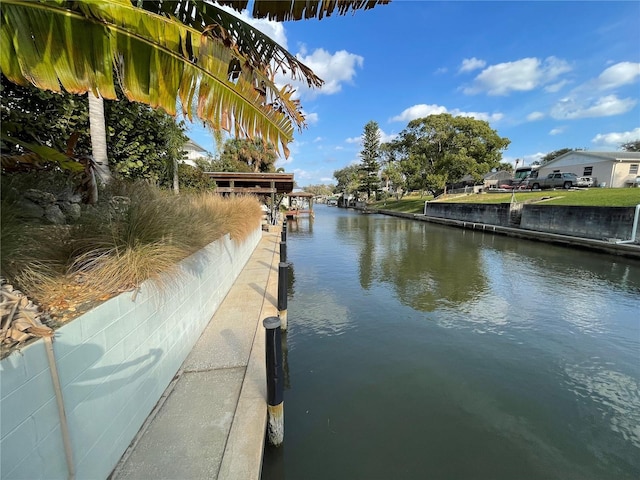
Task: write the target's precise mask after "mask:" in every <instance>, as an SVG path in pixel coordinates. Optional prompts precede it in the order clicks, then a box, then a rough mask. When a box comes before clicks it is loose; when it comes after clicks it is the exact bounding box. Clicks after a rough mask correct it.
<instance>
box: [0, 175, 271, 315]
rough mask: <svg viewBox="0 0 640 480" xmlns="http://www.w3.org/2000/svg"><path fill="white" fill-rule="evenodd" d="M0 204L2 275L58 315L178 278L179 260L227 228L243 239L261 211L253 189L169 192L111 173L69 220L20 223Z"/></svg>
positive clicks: (166, 285) (165, 285) (69, 313)
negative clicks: (248, 192) (231, 193)
mask: <svg viewBox="0 0 640 480" xmlns="http://www.w3.org/2000/svg"><path fill="white" fill-rule="evenodd" d="M4 213H5V212H4V211H3V222H4V221H5V220H6V221H7V222H8V223H9V224H8V225H7V224H5V223H3V243H4V241H5V234H4V233H5V228H7V232H13V233H11V235H9V237H11V238H7V245H8V246H10V247H11V251H7V252H6V253H7V254H9V255H11V260H7V259H6V257H5V248H4V246H3V251H2V254H3V263H2V269H3V276H6V277H8V278H7V280H8V281H10V282H13V283H15V284H16V285H18V286H19V287H20V288H21V289H22V290H23V291H24V292H25V293H26V294H27V295H29V296H30V297H31V298H34V300H36V301H37V302H38V303H39V304H40V305H42V307H43V308H44V309H45V310H47V311H48V312H49V313H51V315H52V316H53V317H54V319H57V320H58V321H64V320H67V319H69V318H73V317H75V316H77V315H78V314H79V313H82V312H83V311H84V310H87V309H89V308H91V307H93V306H94V305H96V303H99V302H101V301H104V300H106V299H108V298H110V297H111V296H113V295H116V294H118V293H119V292H123V291H127V290H132V289H135V288H137V287H138V286H139V285H140V284H141V283H142V282H143V281H145V280H152V281H154V284H156V286H158V287H159V288H166V287H168V286H170V285H171V284H172V282H177V281H179V280H180V276H179V273H178V272H179V270H178V268H177V265H178V263H179V262H180V261H181V260H183V259H184V258H186V257H187V256H189V255H190V254H192V253H194V252H196V251H197V250H199V249H201V248H202V247H204V246H205V245H207V244H209V243H211V242H212V241H215V240H217V239H218V238H220V237H221V236H223V235H225V234H227V233H229V234H230V236H231V238H232V239H233V240H235V241H242V240H243V239H244V238H246V236H247V235H248V234H249V233H251V232H252V231H255V229H256V228H258V226H259V224H260V218H261V215H262V212H261V209H260V203H259V201H258V200H257V198H255V197H249V196H247V197H235V198H222V197H220V196H218V195H215V194H212V193H200V194H190V195H180V196H176V195H173V194H172V193H170V192H166V191H162V190H160V189H157V188H155V187H152V186H150V185H148V184H147V183H144V182H124V181H114V182H113V183H112V184H110V185H109V188H108V189H106V190H105V191H104V192H102V194H101V200H100V203H99V204H98V205H96V206H86V207H85V208H84V210H83V214H82V215H81V218H80V219H79V220H78V221H77V222H76V223H75V224H73V225H62V226H56V225H25V224H24V220H21V219H19V217H18V216H16V215H15V213H14V212H13V211H10V210H8V211H7V212H6V213H7V214H6V215H5V214H4Z"/></svg>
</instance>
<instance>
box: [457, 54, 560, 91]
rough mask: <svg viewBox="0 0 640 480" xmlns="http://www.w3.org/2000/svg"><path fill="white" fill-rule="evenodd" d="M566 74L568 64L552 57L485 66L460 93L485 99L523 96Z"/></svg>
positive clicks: (524, 59)
mask: <svg viewBox="0 0 640 480" xmlns="http://www.w3.org/2000/svg"><path fill="white" fill-rule="evenodd" d="M569 71H571V67H570V66H569V64H568V63H567V62H566V61H564V60H561V59H559V58H556V57H548V58H546V59H545V60H540V59H538V58H533V57H530V58H523V59H520V60H516V61H514V62H505V63H499V64H496V65H491V66H489V67H488V68H486V69H484V70H483V71H482V72H481V73H480V74H479V75H478V76H477V77H476V78H475V79H474V81H473V85H472V86H470V87H466V88H464V89H463V91H464V93H466V94H469V95H474V94H477V93H481V92H486V93H487V94H489V95H508V94H509V93H511V92H512V91H519V92H525V91H529V90H533V89H535V88H537V87H540V86H544V85H547V84H551V83H553V82H556V80H557V79H558V77H559V76H560V75H562V74H563V73H566V72H569ZM556 83H557V82H556Z"/></svg>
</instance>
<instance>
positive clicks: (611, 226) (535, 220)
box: [520, 205, 635, 240]
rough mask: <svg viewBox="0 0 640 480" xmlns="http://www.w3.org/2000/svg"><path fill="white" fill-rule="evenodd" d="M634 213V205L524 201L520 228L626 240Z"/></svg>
mask: <svg viewBox="0 0 640 480" xmlns="http://www.w3.org/2000/svg"><path fill="white" fill-rule="evenodd" d="M634 213H635V208H634V207H580V206H563V205H525V206H524V207H523V209H522V218H521V221H520V228H524V229H527V230H535V231H537V232H546V233H557V234H561V235H571V236H574V237H582V238H593V239H596V240H605V239H609V238H617V239H620V240H628V239H630V238H631V228H632V226H633V217H634Z"/></svg>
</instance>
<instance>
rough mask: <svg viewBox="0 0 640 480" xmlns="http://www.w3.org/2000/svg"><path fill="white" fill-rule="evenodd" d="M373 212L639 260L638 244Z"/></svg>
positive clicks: (453, 220)
mask: <svg viewBox="0 0 640 480" xmlns="http://www.w3.org/2000/svg"><path fill="white" fill-rule="evenodd" d="M546 208H548V207H546ZM632 210H633V209H632ZM375 211H376V212H377V213H381V214H383V215H390V216H394V217H401V218H408V219H410V220H417V221H421V222H432V223H439V224H442V225H449V226H452V227H458V228H467V229H472V230H481V231H483V232H487V233H493V234H499V235H506V236H509V237H515V238H525V239H528V240H534V241H541V242H549V243H554V244H556V245H563V246H568V247H575V248H583V249H587V250H593V251H598V252H603V253H608V254H613V255H620V256H623V257H628V258H636V259H640V245H638V244H620V243H615V242H610V241H605V240H596V239H592V238H581V237H579V236H570V235H562V234H557V233H549V232H540V231H534V230H527V229H523V228H517V227H506V226H501V225H491V224H488V223H483V222H473V221H465V220H455V219H450V218H439V217H431V216H428V215H422V214H416V213H402V212H395V211H393V210H375ZM523 215H524V214H523ZM628 229H629V232H630V231H631V224H630V225H629V227H628ZM629 235H630V233H629Z"/></svg>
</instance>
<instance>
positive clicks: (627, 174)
mask: <svg viewBox="0 0 640 480" xmlns="http://www.w3.org/2000/svg"><path fill="white" fill-rule="evenodd" d="M639 166H640V152H586V151H580V150H578V151H572V152H567V153H565V154H564V155H560V156H559V157H556V158H554V159H553V160H551V161H550V162H548V163H546V164H544V165H543V166H541V167H540V169H539V170H538V177H546V176H547V175H548V174H549V173H552V172H556V171H559V172H569V173H575V174H576V175H577V176H578V177H594V178H595V185H600V186H606V187H634V186H640V170H639V169H638V167H639Z"/></svg>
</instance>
